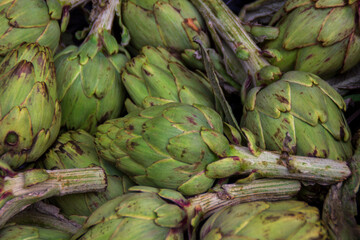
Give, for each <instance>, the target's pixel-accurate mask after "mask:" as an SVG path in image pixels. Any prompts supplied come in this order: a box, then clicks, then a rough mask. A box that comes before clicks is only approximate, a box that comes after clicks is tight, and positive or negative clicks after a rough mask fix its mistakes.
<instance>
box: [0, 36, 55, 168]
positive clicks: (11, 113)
mask: <svg viewBox="0 0 360 240" xmlns="http://www.w3.org/2000/svg"><path fill="white" fill-rule="evenodd" d="M0 103H1V107H0V160H1V161H4V162H6V163H8V164H9V165H10V166H11V167H12V168H17V167H19V166H21V165H22V164H24V163H25V162H34V161H35V160H37V159H38V158H39V157H40V156H41V155H42V154H43V153H44V152H45V151H46V150H47V149H48V148H49V147H50V145H51V144H52V143H53V142H54V141H55V139H56V137H57V135H58V133H59V129H60V123H61V111H60V103H59V102H58V99H57V94H56V80H55V67H54V63H53V59H52V53H51V51H50V50H49V49H48V48H47V47H42V46H40V45H38V44H36V43H31V44H21V45H20V46H19V47H18V48H16V49H14V50H12V51H11V52H9V53H8V55H6V57H5V58H4V59H3V61H2V62H1V63H0Z"/></svg>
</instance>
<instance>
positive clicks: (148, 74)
mask: <svg viewBox="0 0 360 240" xmlns="http://www.w3.org/2000/svg"><path fill="white" fill-rule="evenodd" d="M143 71H144V73H145V74H146V75H147V76H152V74H151V73H150V72H148V71H146V70H145V69H143Z"/></svg>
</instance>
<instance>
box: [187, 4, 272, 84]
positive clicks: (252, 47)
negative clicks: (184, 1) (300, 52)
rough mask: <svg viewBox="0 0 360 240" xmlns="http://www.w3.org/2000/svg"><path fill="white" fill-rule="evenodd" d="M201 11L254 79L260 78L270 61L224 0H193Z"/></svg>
mask: <svg viewBox="0 0 360 240" xmlns="http://www.w3.org/2000/svg"><path fill="white" fill-rule="evenodd" d="M192 3H193V4H194V5H195V6H196V7H197V9H198V10H199V12H200V13H201V14H202V15H203V17H204V18H205V19H206V20H207V24H208V25H210V26H212V27H214V28H215V29H216V30H217V32H218V34H219V35H220V36H221V38H222V39H223V41H225V42H226V43H227V45H228V46H229V47H230V48H231V49H232V51H233V52H234V54H236V55H237V56H238V57H239V58H240V59H241V60H244V61H241V64H242V65H243V67H244V69H245V70H246V72H247V73H248V75H249V77H251V78H252V80H253V81H255V80H257V79H258V73H259V71H260V70H261V69H263V68H264V67H266V66H270V64H269V62H268V61H267V60H266V59H265V58H264V57H262V56H261V49H260V48H259V47H258V46H257V45H256V43H255V42H254V41H253V40H252V39H251V37H250V36H249V35H248V34H247V33H246V31H245V29H244V28H243V27H242V25H241V23H240V20H239V19H238V18H237V16H235V15H234V14H233V13H232V12H231V10H230V9H229V8H228V7H227V6H226V4H225V3H224V2H223V1H222V0H206V1H203V0H192Z"/></svg>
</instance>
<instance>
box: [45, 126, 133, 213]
mask: <svg viewBox="0 0 360 240" xmlns="http://www.w3.org/2000/svg"><path fill="white" fill-rule="evenodd" d="M43 164H44V166H45V168H46V169H71V168H87V167H94V166H99V167H101V168H103V169H104V171H105V173H106V178H107V180H106V181H107V188H106V190H105V192H99V193H82V194H72V195H66V196H61V197H54V198H53V199H52V200H51V201H52V202H54V203H55V204H56V205H57V206H59V207H60V209H61V210H62V212H63V213H64V214H65V215H67V216H70V215H80V216H88V215H90V214H91V213H92V212H93V211H94V210H95V209H97V208H98V207H99V206H101V205H102V204H103V203H105V202H106V201H108V200H110V199H113V198H115V197H117V196H120V195H122V194H124V193H126V192H127V190H128V188H129V187H130V186H132V185H133V182H132V181H131V180H130V179H129V178H128V177H127V176H125V175H124V174H123V173H121V172H120V171H119V170H117V169H116V168H115V167H114V166H112V165H111V164H110V163H108V162H106V161H104V160H103V159H102V158H100V157H99V156H98V154H97V151H96V148H95V142H94V137H93V136H92V135H90V134H89V133H87V132H85V131H84V130H77V131H69V132H66V133H64V134H62V135H61V136H60V137H59V138H58V139H57V141H56V143H55V145H54V147H53V148H51V149H50V150H49V152H48V153H47V155H46V158H45V159H44V161H43Z"/></svg>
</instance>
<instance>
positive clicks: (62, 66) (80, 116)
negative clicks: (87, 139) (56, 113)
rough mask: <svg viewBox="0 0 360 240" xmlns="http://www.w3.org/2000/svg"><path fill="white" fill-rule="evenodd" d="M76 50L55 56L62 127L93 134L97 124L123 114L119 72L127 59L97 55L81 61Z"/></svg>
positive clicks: (124, 56) (72, 49)
mask: <svg viewBox="0 0 360 240" xmlns="http://www.w3.org/2000/svg"><path fill="white" fill-rule="evenodd" d="M91 41H92V40H91ZM78 50H79V49H78V47H76V46H69V47H67V48H65V49H64V50H63V51H61V52H60V53H59V54H57V55H56V56H55V66H56V80H57V83H58V91H57V92H58V96H59V101H60V102H61V108H62V123H61V125H62V126H64V127H65V128H66V129H69V130H70V129H84V130H85V131H88V132H90V133H94V132H95V130H96V127H97V125H98V124H100V123H103V122H104V121H105V120H107V119H111V118H115V117H118V116H119V114H120V112H121V110H122V107H123V103H124V96H125V92H124V87H123V85H122V83H121V80H120V73H119V71H120V68H121V67H122V66H123V65H124V64H125V62H126V61H127V57H126V55H124V54H121V53H119V54H115V55H112V56H106V55H104V54H103V53H102V52H100V51H99V52H97V53H96V55H95V56H92V57H89V58H88V59H86V60H85V61H82V59H81V57H80V56H79V55H78Z"/></svg>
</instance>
